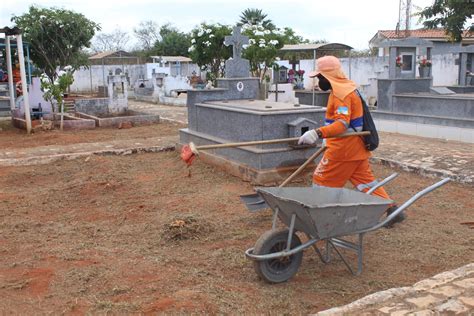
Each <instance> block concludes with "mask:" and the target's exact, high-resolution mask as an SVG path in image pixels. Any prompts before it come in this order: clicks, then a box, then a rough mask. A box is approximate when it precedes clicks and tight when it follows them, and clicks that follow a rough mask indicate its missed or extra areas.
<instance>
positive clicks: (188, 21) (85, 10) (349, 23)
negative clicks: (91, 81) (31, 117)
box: [0, 0, 433, 49]
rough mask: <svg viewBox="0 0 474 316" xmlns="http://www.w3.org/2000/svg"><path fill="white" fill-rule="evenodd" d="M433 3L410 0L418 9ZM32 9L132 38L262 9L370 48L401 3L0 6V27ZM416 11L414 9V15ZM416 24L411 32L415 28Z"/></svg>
mask: <svg viewBox="0 0 474 316" xmlns="http://www.w3.org/2000/svg"><path fill="white" fill-rule="evenodd" d="M432 2H433V0H412V3H413V4H414V5H415V6H418V7H426V6H429V5H431V3H432ZM32 4H37V5H40V6H43V7H51V6H54V7H60V8H65V9H69V10H73V11H76V12H80V13H82V14H84V15H85V16H86V17H87V18H88V19H90V20H92V21H94V22H97V23H99V24H100V25H101V27H102V31H104V32H111V31H112V30H114V29H116V28H120V29H121V30H123V31H127V32H129V33H130V35H131V36H130V37H132V34H133V33H132V31H133V27H136V26H137V25H138V24H139V23H140V21H146V20H153V21H155V22H156V23H158V24H159V25H163V24H165V23H171V24H173V25H174V26H176V27H177V28H179V29H180V30H181V31H184V32H188V31H190V30H191V29H192V28H193V27H194V26H196V25H198V24H199V23H200V22H203V21H206V22H211V23H212V22H219V23H222V24H229V25H233V24H235V23H236V22H237V21H238V20H239V15H240V14H241V12H242V11H244V10H245V9H247V8H257V9H262V10H263V12H264V13H266V14H267V15H268V18H269V19H271V20H272V21H273V22H274V24H275V25H276V26H277V27H291V28H292V29H294V30H295V31H296V33H297V34H298V35H301V36H303V37H304V38H308V39H310V40H322V39H324V40H327V41H329V42H339V43H344V44H347V45H350V46H352V47H354V48H355V49H366V48H368V42H369V40H370V39H371V38H372V36H374V35H375V33H376V32H377V30H391V29H395V26H396V24H397V21H398V8H399V0H357V1H356V0H324V1H322V0H305V1H303V0H260V1H250V0H235V1H234V0H115V1H108V0H107V1H106V0H36V1H29V0H8V1H7V0H0V27H3V26H10V25H11V24H12V23H11V22H10V19H11V17H12V16H13V15H21V14H23V13H25V12H26V11H27V10H28V7H29V6H30V5H32ZM414 11H416V9H414ZM417 20H418V19H417V18H416V17H414V18H412V28H417V27H419V25H417Z"/></svg>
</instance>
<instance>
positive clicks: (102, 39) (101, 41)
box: [92, 28, 130, 53]
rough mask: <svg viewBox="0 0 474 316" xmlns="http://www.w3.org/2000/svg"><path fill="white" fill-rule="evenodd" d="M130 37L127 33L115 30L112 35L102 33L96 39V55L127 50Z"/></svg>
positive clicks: (94, 48)
mask: <svg viewBox="0 0 474 316" xmlns="http://www.w3.org/2000/svg"><path fill="white" fill-rule="evenodd" d="M129 40H130V37H129V36H128V34H127V32H125V31H122V30H121V29H118V28H117V29H115V30H113V31H112V32H110V33H100V34H97V35H96V37H95V38H94V44H93V45H92V50H93V51H94V52H96V53H98V52H106V51H116V50H126V49H127V46H128V42H129Z"/></svg>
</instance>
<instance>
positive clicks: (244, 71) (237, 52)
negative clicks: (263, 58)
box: [224, 26, 250, 78]
mask: <svg viewBox="0 0 474 316" xmlns="http://www.w3.org/2000/svg"><path fill="white" fill-rule="evenodd" d="M240 30H241V29H240V26H235V27H234V29H233V31H232V35H231V36H226V37H225V40H224V45H226V46H229V45H232V53H233V58H232V59H229V60H227V61H226V62H225V76H226V78H247V77H249V76H250V63H249V61H248V60H247V59H243V58H242V46H243V45H245V44H248V43H249V38H248V36H245V35H242V34H241V32H240Z"/></svg>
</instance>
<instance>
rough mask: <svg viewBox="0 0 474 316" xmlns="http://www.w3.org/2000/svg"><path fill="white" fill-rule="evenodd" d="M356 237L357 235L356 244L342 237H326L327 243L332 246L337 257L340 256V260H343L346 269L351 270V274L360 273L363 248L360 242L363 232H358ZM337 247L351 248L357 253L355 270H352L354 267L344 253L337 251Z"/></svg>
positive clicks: (361, 241)
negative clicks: (357, 240)
mask: <svg viewBox="0 0 474 316" xmlns="http://www.w3.org/2000/svg"><path fill="white" fill-rule="evenodd" d="M358 237H359V238H358V239H359V242H358V244H355V243H352V242H349V241H346V240H343V239H339V238H330V239H328V243H329V244H330V245H331V246H332V247H333V248H334V250H335V251H336V254H337V255H338V256H339V258H341V260H342V262H344V264H345V265H346V267H347V269H349V271H351V273H352V274H353V275H360V274H361V273H362V262H363V250H364V249H363V246H362V244H363V238H364V234H363V233H362V234H359V236H358ZM338 247H340V248H344V249H347V250H352V251H355V252H356V253H357V271H354V269H353V268H352V267H351V265H350V264H349V262H348V261H347V260H346V258H345V257H344V255H343V254H342V253H341V252H340V251H339V249H338Z"/></svg>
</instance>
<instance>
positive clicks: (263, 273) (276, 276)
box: [253, 228, 303, 283]
mask: <svg viewBox="0 0 474 316" xmlns="http://www.w3.org/2000/svg"><path fill="white" fill-rule="evenodd" d="M288 233H289V230H288V229H287V228H282V229H276V230H269V231H266V232H265V233H263V234H262V235H261V236H260V238H259V239H258V240H257V242H256V243H255V246H254V248H253V254H255V255H266V254H270V253H275V252H279V251H282V250H284V249H286V245H287V242H288ZM299 245H301V240H300V238H299V237H298V235H296V234H293V237H292V239H291V249H293V248H295V247H298V246H299ZM302 260H303V251H300V252H298V253H296V254H294V255H291V256H288V257H283V258H276V259H269V260H262V261H254V268H255V272H257V274H258V275H259V276H260V277H261V278H262V279H263V280H264V281H266V282H269V283H281V282H285V281H288V280H289V279H290V278H291V277H293V275H295V274H296V272H297V271H298V269H299V267H300V265H301V261H302Z"/></svg>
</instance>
